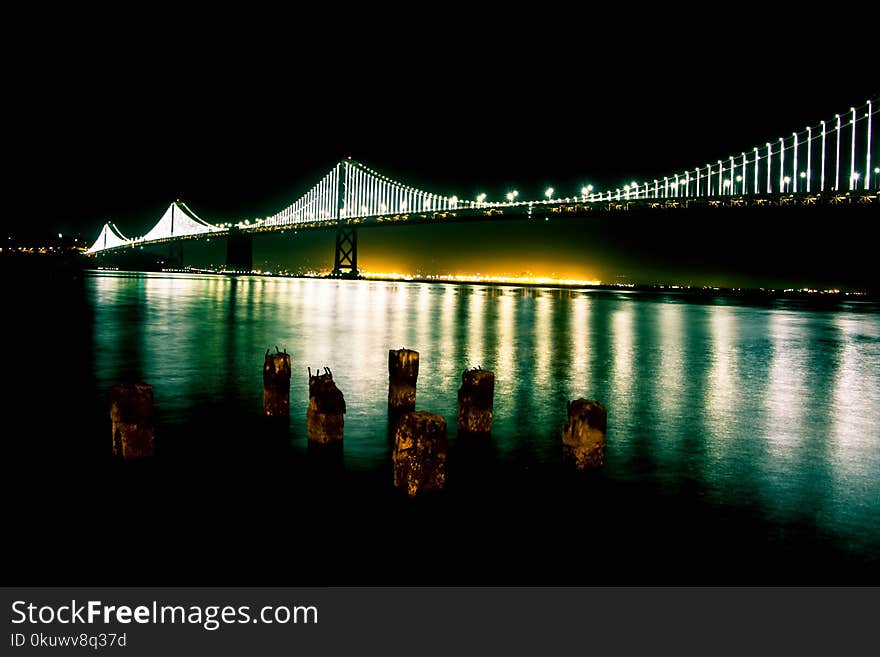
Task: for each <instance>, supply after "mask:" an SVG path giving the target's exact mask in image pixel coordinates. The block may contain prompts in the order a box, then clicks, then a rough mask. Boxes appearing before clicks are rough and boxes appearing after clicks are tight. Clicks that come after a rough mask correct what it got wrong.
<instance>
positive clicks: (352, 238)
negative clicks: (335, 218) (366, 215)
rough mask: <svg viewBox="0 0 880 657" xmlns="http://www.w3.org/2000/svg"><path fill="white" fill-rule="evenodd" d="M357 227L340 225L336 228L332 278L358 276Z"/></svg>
mask: <svg viewBox="0 0 880 657" xmlns="http://www.w3.org/2000/svg"><path fill="white" fill-rule="evenodd" d="M357 245H358V242H357V228H349V227H347V226H340V227H339V228H337V229H336V257H335V258H334V263H333V274H331V275H332V276H333V277H334V278H357V277H358V251H357Z"/></svg>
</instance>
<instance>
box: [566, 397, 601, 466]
mask: <svg viewBox="0 0 880 657" xmlns="http://www.w3.org/2000/svg"><path fill="white" fill-rule="evenodd" d="M606 425H607V414H606V412H605V405H604V404H601V403H599V402H597V401H593V400H588V399H576V400H574V401H571V402H569V403H568V423H567V424H565V426H563V427H562V456H563V460H565V461H566V462H568V463H570V464H572V465H573V466H574V467H575V468H576V469H578V470H589V469H593V468H601V467H602V466H603V465H604V464H605V430H606Z"/></svg>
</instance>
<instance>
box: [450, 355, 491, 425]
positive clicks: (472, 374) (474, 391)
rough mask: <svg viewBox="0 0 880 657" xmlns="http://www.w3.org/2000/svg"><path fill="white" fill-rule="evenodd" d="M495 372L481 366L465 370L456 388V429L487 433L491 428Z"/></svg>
mask: <svg viewBox="0 0 880 657" xmlns="http://www.w3.org/2000/svg"><path fill="white" fill-rule="evenodd" d="M494 397H495V373H494V372H491V371H489V370H484V369H481V368H474V369H469V370H465V371H464V372H462V374H461V387H460V388H459V389H458V430H459V431H466V432H468V433H488V432H490V431H491V430H492V418H493V411H492V408H493V402H494Z"/></svg>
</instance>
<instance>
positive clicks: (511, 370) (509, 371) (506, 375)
mask: <svg viewBox="0 0 880 657" xmlns="http://www.w3.org/2000/svg"><path fill="white" fill-rule="evenodd" d="M495 303H496V304H497V307H498V319H497V324H496V335H497V337H498V339H497V346H496V352H495V385H496V388H497V387H499V386H502V385H504V386H512V384H513V382H514V381H516V365H517V363H516V359H515V358H514V357H513V354H514V352H515V350H516V327H515V326H514V324H513V317H514V310H515V306H516V299H515V298H514V296H513V295H512V294H510V293H509V292H507V291H502V294H501V295H499V296H497V297H495ZM502 389H503V388H502Z"/></svg>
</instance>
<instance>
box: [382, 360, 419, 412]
mask: <svg viewBox="0 0 880 657" xmlns="http://www.w3.org/2000/svg"><path fill="white" fill-rule="evenodd" d="M418 378H419V352H418V351H413V350H411V349H397V350H395V349H391V350H389V351H388V414H389V415H391V416H399V415H402V414H403V413H407V412H409V411H414V410H415V409H416V380H417V379H418Z"/></svg>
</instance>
